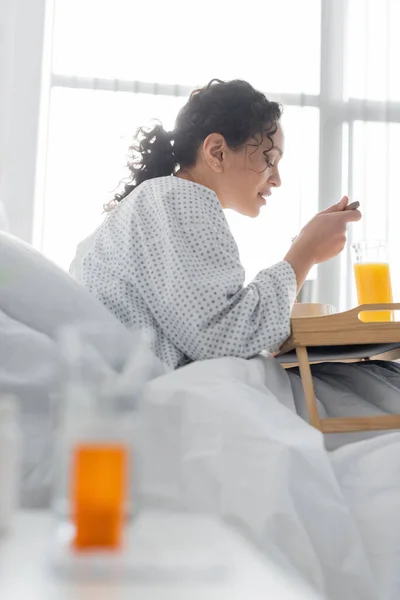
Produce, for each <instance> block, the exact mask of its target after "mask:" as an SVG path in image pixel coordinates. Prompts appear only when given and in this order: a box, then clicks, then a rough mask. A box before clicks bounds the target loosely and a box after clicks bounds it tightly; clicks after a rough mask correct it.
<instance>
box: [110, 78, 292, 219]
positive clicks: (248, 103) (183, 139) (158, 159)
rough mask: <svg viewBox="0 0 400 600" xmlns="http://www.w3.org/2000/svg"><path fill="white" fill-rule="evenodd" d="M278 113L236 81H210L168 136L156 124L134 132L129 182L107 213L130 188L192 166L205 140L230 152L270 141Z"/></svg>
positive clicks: (275, 105) (272, 104)
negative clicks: (213, 137)
mask: <svg viewBox="0 0 400 600" xmlns="http://www.w3.org/2000/svg"><path fill="white" fill-rule="evenodd" d="M281 116H282V108H281V106H280V104H278V103H277V102H271V101H270V100H268V99H267V98H266V97H265V96H264V94H262V93H261V92H258V91H257V90H255V89H254V88H253V87H252V86H251V85H250V84H249V83H247V82H246V81H241V80H234V81H226V82H225V81H221V80H219V79H213V80H212V81H210V83H209V84H208V85H206V86H205V87H203V88H200V89H198V90H195V91H194V92H192V94H191V96H190V98H189V100H188V101H187V103H186V104H185V106H184V107H183V108H182V109H181V110H180V112H179V114H178V116H177V119H176V122H175V127H174V129H173V131H171V132H167V131H165V129H164V128H163V127H162V125H161V123H159V122H158V123H157V124H156V125H155V126H154V127H152V128H145V127H141V128H139V129H138V131H137V133H136V135H135V137H134V143H133V144H132V146H131V147H130V149H129V155H130V160H129V162H128V168H129V171H130V177H129V180H128V182H127V183H126V185H125V186H124V189H123V191H122V192H121V193H118V194H116V195H115V197H114V200H112V201H111V203H110V205H109V206H108V208H111V207H112V206H114V205H115V203H116V202H119V201H120V200H122V199H123V198H125V197H126V196H127V195H128V194H129V193H130V192H131V191H132V190H133V189H135V187H137V186H138V185H140V184H141V183H143V181H146V180H147V179H153V178H155V177H164V176H167V175H172V174H174V173H176V172H177V171H178V169H185V168H187V167H190V166H192V165H194V163H195V162H196V157H197V152H198V149H199V147H200V145H201V144H202V142H203V141H204V140H205V139H206V137H207V136H208V135H210V134H211V133H219V134H221V135H222V136H223V137H224V138H225V141H226V143H227V144H228V146H229V147H230V148H231V149H233V150H234V149H239V148H241V147H242V146H243V145H244V144H246V143H248V142H249V140H251V139H254V138H255V139H256V140H257V136H258V142H256V144H255V145H258V144H260V143H261V141H262V139H263V138H264V137H265V136H266V137H268V138H269V140H270V141H271V148H272V147H273V140H272V136H273V135H274V133H275V132H276V130H277V127H278V122H279V119H280V118H281Z"/></svg>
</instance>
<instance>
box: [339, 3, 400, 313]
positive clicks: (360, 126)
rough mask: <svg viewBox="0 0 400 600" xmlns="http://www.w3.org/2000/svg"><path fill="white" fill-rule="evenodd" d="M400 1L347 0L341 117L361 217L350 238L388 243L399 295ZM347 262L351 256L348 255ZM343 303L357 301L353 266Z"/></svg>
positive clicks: (350, 181)
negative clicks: (343, 95) (344, 121)
mask: <svg viewBox="0 0 400 600" xmlns="http://www.w3.org/2000/svg"><path fill="white" fill-rule="evenodd" d="M399 31H400V2H399V1H398V0H379V2H378V1H377V0H348V6H347V39H346V46H345V77H346V79H345V98H344V99H345V102H346V103H345V105H344V111H345V118H346V119H347V121H348V124H347V125H346V127H345V129H346V135H347V139H348V144H347V146H348V157H347V159H348V169H347V171H348V173H347V175H348V189H349V192H350V194H351V196H352V200H359V201H360V203H361V205H362V211H363V214H364V218H363V220H362V222H360V224H358V225H357V226H356V227H354V229H353V230H352V238H353V240H355V241H356V240H359V239H381V240H385V241H387V242H388V243H389V247H390V258H391V267H392V279H393V287H394V297H395V299H397V300H400V231H399V226H400V177H399V174H400V169H399V162H400V35H399ZM348 266H350V260H348ZM346 303H347V304H355V290H354V284H353V277H352V271H351V269H350V268H349V269H348V272H347V297H346Z"/></svg>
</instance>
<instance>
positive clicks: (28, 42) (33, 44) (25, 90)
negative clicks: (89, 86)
mask: <svg viewBox="0 0 400 600" xmlns="http://www.w3.org/2000/svg"><path fill="white" fill-rule="evenodd" d="M45 8H46V0H1V1H0V201H1V202H2V203H3V204H4V206H5V208H6V212H7V216H8V219H9V224H10V230H11V232H12V233H14V234H15V235H17V236H19V237H21V238H22V239H24V240H26V241H28V242H31V241H32V224H33V213H34V194H35V183H36V180H35V173H36V161H37V146H38V131H39V111H40V90H41V82H42V53H43V43H44V24H45Z"/></svg>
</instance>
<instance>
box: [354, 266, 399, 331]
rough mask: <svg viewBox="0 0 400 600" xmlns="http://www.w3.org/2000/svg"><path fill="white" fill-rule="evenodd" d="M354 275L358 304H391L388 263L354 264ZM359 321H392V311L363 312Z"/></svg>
mask: <svg viewBox="0 0 400 600" xmlns="http://www.w3.org/2000/svg"><path fill="white" fill-rule="evenodd" d="M354 275H355V279H356V287H357V298H358V304H384V303H387V302H389V303H390V302H393V296H392V284H391V280H390V269H389V265H388V263H372V262H371V263H368V262H365V263H364V262H359V263H355V265H354ZM360 319H361V320H362V321H364V322H373V321H393V311H391V310H382V311H375V312H373V311H364V312H362V313H361V314H360Z"/></svg>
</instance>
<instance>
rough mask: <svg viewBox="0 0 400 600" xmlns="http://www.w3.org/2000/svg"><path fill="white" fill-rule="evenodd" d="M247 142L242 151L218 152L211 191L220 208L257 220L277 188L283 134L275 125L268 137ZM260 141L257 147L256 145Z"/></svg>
mask: <svg viewBox="0 0 400 600" xmlns="http://www.w3.org/2000/svg"><path fill="white" fill-rule="evenodd" d="M271 139H272V141H273V144H271V140H270V139H269V138H268V137H264V138H263V139H262V140H261V139H254V140H250V141H249V142H248V143H247V144H246V145H245V146H244V147H243V148H241V149H239V150H231V149H230V148H229V147H225V148H224V149H223V151H222V152H221V155H220V157H219V160H218V162H220V167H219V172H218V174H217V173H216V175H218V176H217V177H215V178H214V183H215V186H214V189H215V191H216V194H217V196H218V199H219V201H220V203H221V205H222V206H223V208H231V209H233V210H236V211H237V212H239V213H241V214H242V215H246V216H249V217H257V216H258V214H259V212H260V209H261V207H262V206H264V205H265V204H266V199H267V197H268V196H270V195H271V193H272V191H273V189H274V188H276V187H279V186H280V185H281V179H280V176H279V169H278V166H279V161H280V159H281V158H282V154H283V141H284V140H283V133H282V128H281V126H280V125H278V129H277V131H276V133H275V134H274V135H273V136H272V137H271ZM260 141H261V144H260Z"/></svg>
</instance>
